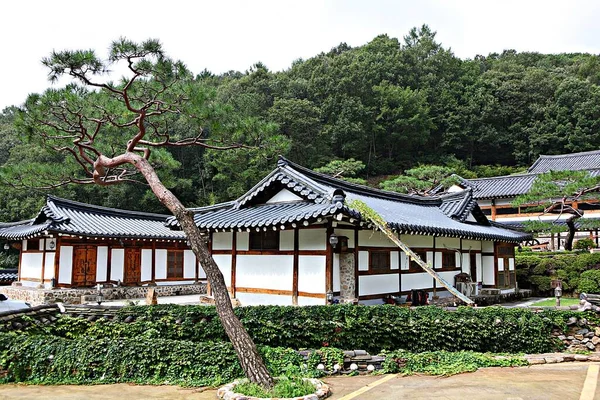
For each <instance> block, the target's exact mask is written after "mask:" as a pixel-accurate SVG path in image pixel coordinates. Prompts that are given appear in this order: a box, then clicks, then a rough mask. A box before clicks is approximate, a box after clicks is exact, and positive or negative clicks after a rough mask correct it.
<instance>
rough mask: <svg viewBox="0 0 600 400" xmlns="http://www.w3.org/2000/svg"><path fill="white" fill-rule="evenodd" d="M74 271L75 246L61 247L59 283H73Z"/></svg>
mask: <svg viewBox="0 0 600 400" xmlns="http://www.w3.org/2000/svg"><path fill="white" fill-rule="evenodd" d="M72 271H73V246H61V247H60V256H59V259H58V283H66V284H70V283H71V275H72Z"/></svg>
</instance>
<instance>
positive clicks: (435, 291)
mask: <svg viewBox="0 0 600 400" xmlns="http://www.w3.org/2000/svg"><path fill="white" fill-rule="evenodd" d="M435 250H436V248H435V236H434V237H433V262H432V263H431V267H432V268H433V269H434V270H435V259H436V256H435V253H436V251H435ZM425 261H427V260H425ZM431 279H432V280H433V297H435V296H436V295H437V282H436V280H435V278H431Z"/></svg>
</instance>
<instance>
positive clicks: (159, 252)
mask: <svg viewBox="0 0 600 400" xmlns="http://www.w3.org/2000/svg"><path fill="white" fill-rule="evenodd" d="M154 262H155V263H156V265H155V266H154V279H167V250H166V249H156V250H155V253H154Z"/></svg>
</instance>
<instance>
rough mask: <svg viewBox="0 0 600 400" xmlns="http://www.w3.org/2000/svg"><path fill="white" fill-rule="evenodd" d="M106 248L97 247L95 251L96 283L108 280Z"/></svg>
mask: <svg viewBox="0 0 600 400" xmlns="http://www.w3.org/2000/svg"><path fill="white" fill-rule="evenodd" d="M107 278H108V246H98V247H97V249H96V282H104V281H107V280H108V279H107Z"/></svg>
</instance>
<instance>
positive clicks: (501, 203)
mask: <svg viewBox="0 0 600 400" xmlns="http://www.w3.org/2000/svg"><path fill="white" fill-rule="evenodd" d="M512 202H513V199H512V198H510V199H496V205H497V206H508V205H512Z"/></svg>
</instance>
